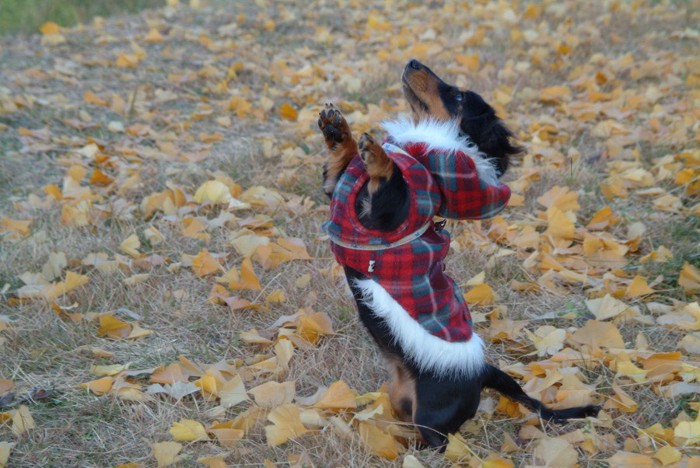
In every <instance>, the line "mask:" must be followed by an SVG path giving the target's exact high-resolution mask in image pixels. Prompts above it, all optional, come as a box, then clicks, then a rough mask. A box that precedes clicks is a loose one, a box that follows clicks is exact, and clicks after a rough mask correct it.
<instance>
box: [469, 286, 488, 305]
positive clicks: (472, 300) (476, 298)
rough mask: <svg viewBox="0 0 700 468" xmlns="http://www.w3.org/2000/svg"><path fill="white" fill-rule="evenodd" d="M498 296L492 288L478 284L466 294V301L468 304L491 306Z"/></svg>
mask: <svg viewBox="0 0 700 468" xmlns="http://www.w3.org/2000/svg"><path fill="white" fill-rule="evenodd" d="M495 299H496V294H495V293H494V292H493V289H492V288H491V286H489V285H488V284H486V283H482V284H478V285H476V286H474V287H473V288H472V289H470V290H469V291H468V292H467V293H466V294H464V300H465V301H467V303H468V304H474V305H489V304H493V302H494V300H495Z"/></svg>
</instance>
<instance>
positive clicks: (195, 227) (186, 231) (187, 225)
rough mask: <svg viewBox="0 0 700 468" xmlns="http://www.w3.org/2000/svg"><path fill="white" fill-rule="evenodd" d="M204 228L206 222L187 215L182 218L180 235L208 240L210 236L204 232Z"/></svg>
mask: <svg viewBox="0 0 700 468" xmlns="http://www.w3.org/2000/svg"><path fill="white" fill-rule="evenodd" d="M206 228H207V226H206V224H204V223H203V222H202V221H200V220H198V219H197V218H192V217H187V218H184V219H183V220H182V235H183V236H185V237H191V238H192V239H199V240H201V241H204V242H209V239H210V238H211V236H210V235H209V234H207V233H206V232H204V230H205V229H206Z"/></svg>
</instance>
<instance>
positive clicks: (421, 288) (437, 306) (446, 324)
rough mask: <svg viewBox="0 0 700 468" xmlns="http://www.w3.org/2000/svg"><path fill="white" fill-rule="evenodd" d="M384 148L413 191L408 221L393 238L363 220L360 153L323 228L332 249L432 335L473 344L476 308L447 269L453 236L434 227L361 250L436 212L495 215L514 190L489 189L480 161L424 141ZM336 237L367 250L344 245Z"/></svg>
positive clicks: (407, 231) (363, 179) (364, 177)
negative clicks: (473, 309)
mask: <svg viewBox="0 0 700 468" xmlns="http://www.w3.org/2000/svg"><path fill="white" fill-rule="evenodd" d="M384 150H385V151H386V152H387V154H388V155H389V157H390V158H391V159H392V160H393V161H394V163H395V164H396V165H397V166H398V168H399V170H400V171H401V173H402V175H403V177H404V179H405V180H406V182H407V184H408V187H409V196H410V197H411V203H410V208H409V214H408V217H407V219H406V221H405V222H404V223H403V224H402V225H401V226H400V227H399V228H398V229H397V230H395V231H393V232H390V233H386V232H381V231H375V230H371V229H367V228H365V227H364V226H363V225H362V224H361V223H360V221H359V219H358V218H357V215H356V213H355V210H354V206H355V199H356V198H357V194H358V193H359V191H360V189H361V188H362V186H363V185H364V184H365V183H366V182H367V181H368V179H369V175H368V174H367V173H366V171H365V169H364V164H363V163H362V161H361V160H360V158H359V156H356V157H355V158H354V159H353V160H352V162H351V163H350V164H349V165H348V167H347V169H346V170H345V172H344V174H343V175H342V176H341V178H340V180H339V181H338V184H337V185H336V188H335V191H334V193H333V198H332V200H331V213H330V220H329V221H327V222H326V223H324V230H325V231H326V232H328V234H329V235H330V237H331V250H332V252H333V253H334V255H335V257H336V260H337V261H338V263H340V264H341V265H343V266H348V267H350V268H352V269H354V270H357V271H359V272H362V273H364V274H365V275H367V277H368V278H371V279H373V280H374V281H376V282H378V283H379V284H380V285H381V286H382V287H383V288H384V289H386V291H387V292H388V293H389V294H390V295H391V297H393V298H394V299H395V300H396V301H397V302H398V303H399V304H400V305H401V306H402V307H403V308H404V309H405V310H406V311H407V312H408V313H409V314H410V315H411V317H412V318H413V319H414V320H416V321H418V322H419V323H420V325H421V326H422V327H423V328H425V329H426V330H427V331H428V332H429V333H430V334H432V335H434V336H436V337H438V338H441V339H443V340H445V341H449V342H464V341H468V340H469V339H470V338H471V336H472V320H471V315H470V314H469V308H468V307H467V304H466V302H465V301H464V298H463V295H462V292H461V290H460V289H459V287H458V286H457V284H456V283H455V281H454V280H453V279H452V278H451V277H450V276H448V275H446V274H445V273H444V271H443V270H444V259H445V257H446V256H447V253H448V251H449V247H450V236H449V233H447V232H446V231H442V230H439V229H436V228H435V227H434V226H430V227H429V228H428V230H427V231H426V232H425V233H424V234H423V235H422V236H420V237H419V238H417V239H415V240H413V241H411V242H409V243H407V244H404V245H401V246H398V247H392V248H390V249H383V250H374V251H372V250H362V249H361V246H366V245H388V244H390V243H393V242H395V241H397V240H399V239H401V238H403V237H406V236H407V235H409V234H411V233H413V232H415V231H417V230H418V229H420V228H421V227H422V226H424V225H425V224H426V223H430V222H431V221H432V219H433V216H434V215H440V216H445V217H450V218H457V219H469V218H472V219H481V218H486V217H489V216H493V215H495V214H496V213H498V212H499V211H500V210H501V209H503V207H504V206H505V204H506V203H507V201H508V199H509V197H510V190H509V189H508V187H507V186H505V185H503V184H499V185H497V186H489V185H485V184H483V183H482V182H481V181H480V180H479V178H478V174H477V172H476V169H475V166H474V162H473V161H472V159H471V158H470V157H469V156H467V155H466V154H464V153H457V154H441V153H439V152H436V151H430V152H428V151H426V145H425V144H410V145H406V147H405V148H404V149H401V148H398V147H396V146H394V145H393V144H390V143H385V145H384ZM404 150H406V151H407V152H408V153H407V152H405V151H404ZM409 153H410V155H409ZM333 239H336V240H341V241H343V242H344V243H349V244H356V245H358V246H360V248H358V249H354V248H347V247H341V246H340V245H338V244H335V243H333V242H332V241H333Z"/></svg>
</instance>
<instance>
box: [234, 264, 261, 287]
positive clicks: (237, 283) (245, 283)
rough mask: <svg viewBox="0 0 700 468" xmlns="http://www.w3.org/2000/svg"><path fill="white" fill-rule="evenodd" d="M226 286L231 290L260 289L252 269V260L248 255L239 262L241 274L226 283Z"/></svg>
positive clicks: (258, 281)
mask: <svg viewBox="0 0 700 468" xmlns="http://www.w3.org/2000/svg"><path fill="white" fill-rule="evenodd" d="M228 287H229V288H230V289H233V290H252V291H260V289H262V288H261V286H260V280H259V279H258V277H257V275H256V274H255V270H253V262H252V261H251V260H250V257H246V258H244V259H243V262H242V263H241V276H240V278H236V279H232V280H231V281H230V282H229V283H228Z"/></svg>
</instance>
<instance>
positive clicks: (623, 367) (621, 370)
mask: <svg viewBox="0 0 700 468" xmlns="http://www.w3.org/2000/svg"><path fill="white" fill-rule="evenodd" d="M646 375H647V371H645V370H644V369H640V368H639V367H637V366H635V365H634V364H632V362H631V361H618V362H617V374H616V375H615V377H629V378H630V379H632V380H634V381H635V382H637V383H644V382H646V380H647V378H646Z"/></svg>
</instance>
